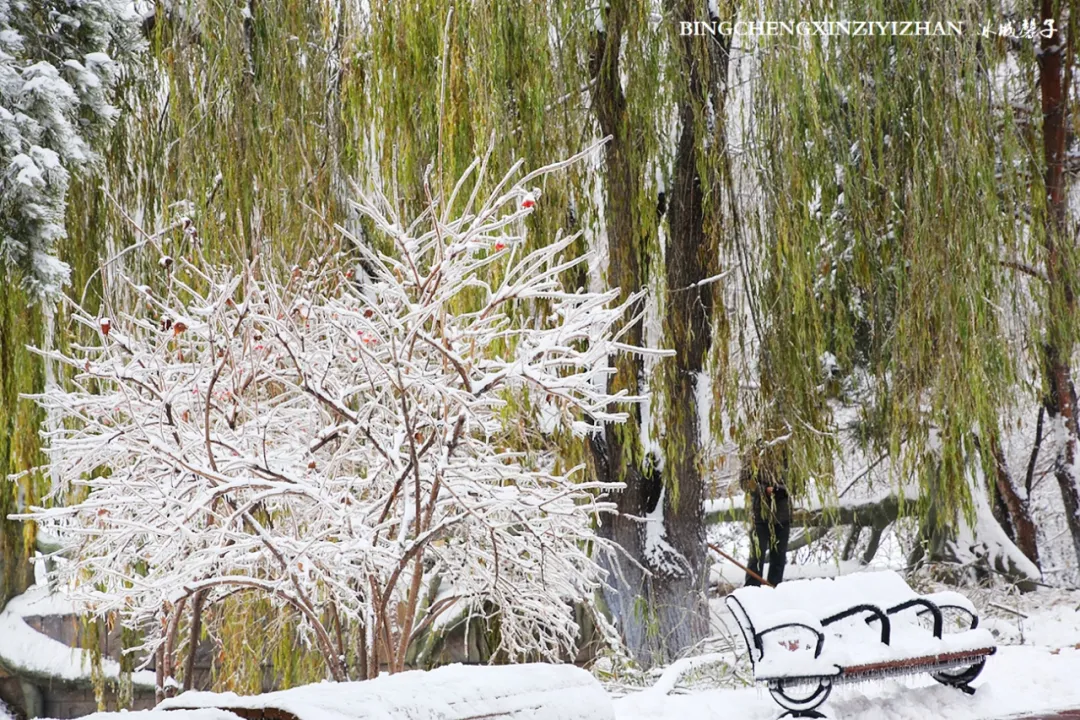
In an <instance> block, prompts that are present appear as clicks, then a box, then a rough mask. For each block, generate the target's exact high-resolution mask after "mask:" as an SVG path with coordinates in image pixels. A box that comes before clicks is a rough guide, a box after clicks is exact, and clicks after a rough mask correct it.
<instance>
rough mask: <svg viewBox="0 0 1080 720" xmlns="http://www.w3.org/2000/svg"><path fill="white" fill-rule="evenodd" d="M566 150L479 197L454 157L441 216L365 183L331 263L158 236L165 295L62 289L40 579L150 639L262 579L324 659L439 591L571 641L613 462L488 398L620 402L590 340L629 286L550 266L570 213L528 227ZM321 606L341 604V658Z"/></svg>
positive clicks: (408, 618)
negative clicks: (65, 324) (74, 331)
mask: <svg viewBox="0 0 1080 720" xmlns="http://www.w3.org/2000/svg"><path fill="white" fill-rule="evenodd" d="M579 157H580V156H579ZM575 159H576V158H575ZM563 165H565V163H560V164H558V165H554V166H549V167H546V168H543V169H541V170H538V171H535V172H533V173H530V174H528V175H525V176H524V177H522V178H521V179H520V180H519V181H517V182H516V183H515V182H512V178H511V175H514V174H517V170H518V167H519V166H518V165H515V166H514V168H513V170H512V171H511V174H508V175H507V176H506V177H505V178H504V179H503V180H502V182H500V183H498V184H497V186H496V189H495V191H494V192H493V194H492V195H491V196H490V197H488V198H487V199H486V200H483V202H482V205H481V206H480V207H479V209H477V210H474V206H475V204H476V199H477V198H476V195H477V194H478V193H477V191H476V190H473V191H472V194H471V196H470V197H469V199H468V200H463V199H462V198H459V197H458V195H459V191H461V190H462V189H463V188H464V187H465V185H466V181H467V179H468V178H469V176H470V175H471V173H472V172H473V171H474V170H475V169H476V165H474V166H473V167H472V168H470V171H469V173H467V174H466V177H465V178H463V179H462V180H461V182H459V184H458V187H457V189H455V191H454V193H453V194H452V196H451V197H450V198H449V199H448V200H447V201H446V203H445V208H454V207H455V206H458V205H462V206H463V207H461V209H460V210H459V211H455V212H456V216H455V218H454V219H451V218H450V217H448V215H449V212H450V210H448V209H447V210H442V211H439V210H437V209H436V207H435V203H434V202H433V203H432V207H431V208H430V209H429V210H428V211H427V212H425V213H424V214H423V215H422V216H421V217H419V218H418V219H416V220H415V221H414V222H412V223H411V224H410V225H409V226H407V227H406V226H405V224H404V223H403V222H402V220H401V218H399V217H398V216H397V215H396V213H395V211H394V209H393V207H392V205H391V203H390V202H389V201H387V199H386V198H385V197H383V196H382V195H381V194H379V193H377V192H376V193H372V194H361V198H360V201H359V202H358V203H357V204H356V208H357V210H358V211H359V212H360V213H361V214H362V215H363V216H365V217H366V218H368V219H369V220H370V222H371V224H372V225H373V226H374V228H375V229H377V230H378V231H379V232H380V233H381V234H382V235H383V236H385V239H386V242H385V243H384V244H383V248H384V249H385V250H386V252H380V251H379V250H376V249H375V247H373V246H371V245H369V244H367V243H365V242H361V241H356V243H355V244H356V246H357V251H358V253H359V262H358V263H355V264H352V265H350V264H348V263H346V262H340V263H338V264H335V261H333V260H331V261H329V262H324V263H321V264H320V263H312V264H311V265H309V266H308V267H306V268H294V269H293V270H292V272H291V273H290V274H288V275H287V277H284V278H280V279H279V278H276V277H275V276H274V274H273V273H272V272H270V271H269V270H267V269H264V268H262V267H260V266H259V265H258V263H257V262H256V263H254V264H252V265H250V266H248V267H247V269H246V270H245V271H244V272H242V273H239V274H237V273H232V272H229V271H226V270H222V269H214V270H206V269H200V268H199V267H197V266H195V265H193V264H191V263H188V262H185V261H184V260H182V259H177V262H176V265H175V267H174V272H173V273H172V274H171V277H170V284H169V289H168V292H167V293H165V294H162V295H161V296H160V297H159V296H155V295H154V294H151V293H150V292H149V291H148V290H147V289H146V288H145V287H142V286H138V285H135V284H134V283H130V284H129V287H128V288H126V292H128V293H132V292H134V293H135V294H137V295H138V296H139V297H140V303H139V306H140V308H142V307H153V308H154V309H155V311H154V312H153V313H152V314H151V316H148V315H147V314H146V312H145V311H144V310H142V309H135V308H134V307H131V308H128V309H126V310H116V309H114V310H113V314H112V316H111V317H108V318H100V317H92V316H89V315H88V314H86V313H79V312H76V320H77V321H78V322H79V323H81V324H82V325H84V326H85V327H87V328H89V329H90V330H91V331H92V333H93V334H94V335H95V336H96V338H97V342H96V343H94V344H92V345H90V346H80V347H76V348H73V349H72V351H71V352H70V353H61V352H48V353H45V354H46V355H47V357H48V358H50V359H52V360H53V361H58V362H60V363H63V364H65V365H67V366H69V367H70V368H71V373H72V375H73V379H72V380H71V382H70V383H69V384H68V387H67V388H66V389H65V388H62V387H58V386H57V387H52V388H50V389H49V390H47V391H46V392H45V393H44V394H43V395H41V396H40V397H38V398H37V399H38V401H39V402H40V403H41V405H42V406H44V408H45V409H46V410H47V411H48V412H49V413H50V414H52V415H53V416H54V417H57V418H60V419H62V422H60V423H57V425H56V426H55V427H56V428H57V429H54V430H52V431H47V432H46V439H47V441H48V443H49V448H48V458H49V463H50V471H51V472H52V474H53V476H54V477H58V478H60V480H61V483H60V485H59V486H58V487H57V488H56V489H55V492H54V496H55V497H56V499H57V500H58V501H59V500H61V499H63V498H69V499H75V500H76V501H75V502H72V503H71V504H68V505H67V506H58V507H55V508H52V509H40V508H39V509H35V511H34V512H33V514H32V517H33V519H35V520H37V521H38V522H39V523H41V524H42V525H43V526H45V528H46V529H48V530H49V531H50V532H52V533H55V534H57V535H59V536H61V537H63V538H64V539H65V543H66V545H67V547H68V548H69V550H70V553H69V557H70V558H71V559H70V560H69V561H68V562H66V563H62V564H60V569H59V571H58V572H59V573H60V575H61V578H60V579H61V580H62V581H63V582H64V583H65V584H66V585H67V586H68V587H72V588H74V591H75V592H76V593H77V594H79V595H81V596H82V597H83V598H84V599H86V600H87V601H89V603H90V604H91V606H92V607H93V608H94V610H95V611H96V612H97V613H101V614H104V613H111V612H116V613H118V614H119V615H120V617H122V618H123V620H124V622H126V623H128V624H129V625H131V626H134V627H139V628H142V629H144V630H148V631H149V633H150V636H151V637H150V641H149V642H150V644H151V645H152V646H155V647H157V646H164V647H165V648H166V649H167V651H168V652H170V653H171V652H172V650H173V647H174V644H175V642H176V640H175V637H176V633H177V627H178V624H179V623H180V616H181V613H182V612H183V608H184V605H185V603H187V602H188V601H189V599H191V598H194V597H196V596H199V595H201V600H202V601H205V603H208V604H209V603H214V602H217V601H219V600H221V599H223V598H224V597H226V596H228V595H230V594H233V593H236V592H238V591H254V592H257V593H261V594H262V595H264V596H265V597H267V598H270V599H272V600H273V601H274V602H276V603H279V604H281V605H287V606H289V607H291V608H293V609H294V610H295V611H297V612H298V613H299V614H300V616H301V617H302V618H303V619H304V621H305V623H304V624H305V628H306V630H308V631H309V633H310V636H309V637H310V638H311V639H312V641H313V642H314V643H315V644H316V646H317V647H318V649H319V650H320V651H321V652H322V653H323V655H324V656H325V658H326V660H327V664H328V667H329V672H330V674H331V675H332V676H333V677H334V678H336V679H344V678H346V677H370V676H373V675H374V674H377V672H378V668H379V667H380V664H385V665H388V666H389V667H390V669H391V670H400V669H402V668H403V667H404V665H405V658H406V653H407V649H408V647H409V644H410V642H412V641H414V640H416V639H417V638H419V637H420V636H421V634H422V633H423V632H424V631H425V630H426V629H427V628H429V626H431V625H432V623H435V622H436V621H437V619H438V618H439V617H440V615H441V614H443V613H445V612H447V610H448V609H449V608H451V607H454V608H456V609H457V611H461V610H462V609H467V610H470V611H473V612H482V613H490V614H494V615H497V621H498V627H499V633H498V638H499V642H500V643H501V645H500V647H499V649H498V650H499V652H501V653H502V654H504V655H505V656H509V657H524V656H532V657H537V656H539V657H547V658H552V657H555V656H556V655H557V654H558V653H560V652H563V651H565V650H568V649H570V648H572V646H573V643H574V642H575V638H576V634H577V627H576V625H575V623H574V620H573V616H572V613H571V612H569V607H568V602H569V601H570V600H572V599H586V600H587V599H589V598H591V596H592V589H593V588H594V587H595V583H596V582H598V581H599V579H600V578H599V575H598V571H597V568H596V566H595V565H594V562H593V554H594V553H595V552H597V550H596V548H597V547H598V544H599V543H601V541H599V540H598V539H597V538H596V537H595V536H594V535H593V533H592V531H591V526H592V523H593V521H594V519H595V515H596V513H598V512H601V511H603V510H605V509H606V508H608V507H609V506H608V504H607V503H606V502H605V501H604V500H603V496H604V491H606V490H608V489H610V488H611V486H608V485H605V484H602V483H596V482H590V481H589V480H588V478H587V477H586V474H585V473H584V472H583V470H584V468H582V467H572V468H562V467H561V465H560V463H559V462H558V460H557V458H556V456H555V454H554V453H552V452H551V451H550V450H546V451H540V452H537V451H535V450H533V449H531V448H530V449H529V451H528V452H525V451H522V450H520V449H515V444H514V441H513V437H512V434H511V433H509V431H508V429H507V426H508V425H509V424H511V423H508V419H509V420H511V421H515V422H516V418H513V417H512V415H513V414H514V413H517V412H519V411H524V410H521V409H522V408H533V409H535V408H542V409H543V412H544V416H545V424H547V425H551V426H560V427H562V428H563V429H564V430H566V431H569V432H573V433H577V434H582V433H588V432H591V431H593V430H594V429H596V428H598V427H599V426H600V425H601V424H602V423H606V422H614V421H620V420H622V419H623V418H624V416H623V415H621V414H619V413H617V412H614V411H613V408H615V407H616V404H617V403H618V402H620V401H625V400H629V399H631V398H627V397H625V396H613V395H610V394H608V391H607V376H608V374H609V373H610V372H611V369H610V364H609V357H610V356H611V355H612V354H613V353H615V352H618V351H627V350H629V351H638V352H641V350H640V349H635V348H627V347H626V346H624V345H623V344H621V343H620V341H619V337H620V335H621V333H622V331H623V330H624V329H625V328H626V326H627V324H628V323H629V322H636V321H637V318H627V317H626V315H627V310H628V308H629V306H630V305H631V304H632V303H633V302H635V301H636V300H637V298H636V297H632V298H630V299H629V300H627V301H626V302H625V303H622V304H617V303H616V298H617V296H618V291H617V290H611V291H607V292H587V291H585V290H583V289H570V288H567V287H566V286H565V284H564V282H563V278H565V277H566V276H567V273H568V271H570V270H573V269H575V268H577V267H578V266H580V265H582V264H583V263H588V262H589V261H590V259H591V255H590V254H588V253H586V254H581V255H577V256H574V254H573V253H572V252H571V248H572V247H576V246H575V245H574V240H575V238H574V237H559V238H556V239H555V240H554V241H553V242H551V243H550V244H547V245H543V246H541V247H538V248H537V249H535V250H531V251H530V250H528V249H527V245H526V222H525V220H526V217H527V216H528V215H529V214H530V213H532V212H534V211H535V210H536V200H535V196H534V193H531V192H530V191H528V190H527V189H526V183H528V182H529V181H531V180H535V179H536V178H537V177H538V176H540V175H543V174H545V173H548V172H552V171H553V170H556V169H558V168H560V167H562V166H563ZM480 184H481V180H479V179H478V180H475V183H474V187H479V186H480ZM530 201H531V202H530ZM436 202H437V201H436ZM440 212H441V214H437V213H440ZM181 278H184V279H181ZM532 412H539V411H537V410H533V411H532ZM199 604H200V605H201V604H202V603H201V602H200V603H199ZM329 618H336V619H339V620H343V621H345V622H348V623H351V624H353V626H354V627H359V628H361V629H362V633H363V637H364V639H365V642H364V647H363V648H362V652H361V653H360V655H361V659H360V660H359V661H358V663H353V666H352V667H347V665H348V663H346V660H345V658H346V656H347V654H348V653H347V652H346V650H347V649H346V648H344V647H341V646H340V644H339V643H340V642H341V636H340V634H338V635H337V636H336V637H335V636H334V633H332V632H331V631H330V622H329ZM357 664H360V665H363V667H356V665H357Z"/></svg>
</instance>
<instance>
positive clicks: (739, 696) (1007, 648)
mask: <svg viewBox="0 0 1080 720" xmlns="http://www.w3.org/2000/svg"><path fill="white" fill-rule="evenodd" d="M981 600H982V602H981V603H979V604H981V605H984V606H985V608H984V609H985V610H987V611H989V616H986V615H984V617H985V618H986V619H985V621H984V624H985V626H986V627H989V628H991V629H992V630H993V631H994V633H995V635H997V636H998V642H999V647H998V651H997V654H996V655H994V656H992V657H990V658H989V659H988V661H987V665H986V669H985V670H984V671H983V673H982V675H981V676H980V677H979V678H978V679H977V680H976V681H975V682H974V683H972V684H973V685H974V686H975V687H976V688H977V692H976V693H975V695H974V696H968V695H965V694H963V693H961V692H959V691H957V690H955V689H953V688H949V687H945V686H943V685H940V684H938V683H937V682H935V681H934V680H933V679H931V678H930V676H929V675H915V676H911V677H902V678H895V679H893V678H890V679H886V680H878V681H873V682H867V683H861V684H855V685H849V686H843V685H841V686H837V687H836V688H835V689H834V690H833V692H832V695H831V696H830V698H829V702H828V704H827V705H826V706H825V707H824V708H822V710H823V711H824V712H825V714H826V715H827V716H828V717H829V718H831V719H832V720H927V719H929V718H948V719H949V720H985V719H989V718H1005V717H1010V716H1023V715H1028V714H1032V713H1040V712H1047V711H1055V710H1064V709H1074V708H1080V683H1078V682H1077V678H1080V593H1057V592H1039V593H1034V594H1033V595H1031V596H1026V597H1021V598H1012V599H1011V600H1010V602H1009V606H1010V607H1013V608H1016V609H1019V610H1020V611H1022V612H1024V613H1025V614H1026V615H1028V617H1027V618H1026V619H1024V620H1022V622H1018V621H1017V618H1016V617H1015V616H1011V619H1009V620H1006V619H1004V616H1010V615H1011V614H1010V613H1002V612H997V615H998V616H997V617H994V613H995V612H996V611H995V609H994V608H993V607H992V606H990V605H988V603H992V602H994V601H993V600H992V599H990V598H982V599H981ZM1018 605H1019V607H1018V608H1017V606H1018ZM999 607H1000V605H999ZM717 619H722V618H717ZM740 650H741V648H740ZM705 672H707V671H705ZM670 676H671V674H670V673H669V674H668V677H666V678H664V679H662V680H661V681H660V682H658V683H657V685H656V687H654V688H650V689H648V690H644V691H641V692H635V693H630V694H627V695H623V696H622V697H617V698H615V699H614V705H615V717H616V718H617V720H644V719H645V718H648V719H649V720H691V719H692V720H713V719H716V720H721V719H723V720H774V719H775V718H776V717H777V716H778V715H779V714H780V712H781V710H780V709H779V708H777V706H776V703H774V702H773V700H772V698H770V697H769V694H768V692H767V691H766V690H765V689H764V688H758V687H754V688H740V689H716V690H708V689H706V690H689V691H685V692H680V691H679V690H678V689H676V690H675V691H674V692H670V693H669V692H667V690H669V689H670V688H671V686H672V685H673V683H672V682H671V681H672V679H673V678H671V677H670ZM685 678H686V679H687V680H688V681H689V682H688V684H690V685H692V686H695V687H696V686H698V685H699V684H700V683H696V682H692V678H693V675H692V674H691V673H688V674H687V675H686V676H685Z"/></svg>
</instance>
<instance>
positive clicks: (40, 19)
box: [0, 0, 141, 296]
mask: <svg viewBox="0 0 1080 720" xmlns="http://www.w3.org/2000/svg"><path fill="white" fill-rule="evenodd" d="M137 19H138V17H137V15H136V14H135V13H134V10H133V9H132V7H131V6H130V3H128V2H126V1H125V0H0V258H2V261H3V264H4V265H5V266H6V267H7V269H8V271H9V272H10V271H11V270H17V271H18V273H19V275H20V276H21V280H22V283H23V285H24V286H25V287H26V288H27V289H28V290H29V291H31V293H32V294H33V295H35V296H47V295H55V294H56V293H57V292H59V291H60V290H61V288H62V287H63V286H64V285H65V284H66V283H67V280H68V266H67V265H66V264H65V263H64V262H63V261H61V260H60V259H58V258H57V257H56V253H55V249H56V244H57V241H59V240H60V239H62V238H63V237H64V236H65V234H66V230H65V227H64V215H65V213H66V211H67V192H68V183H69V181H70V178H71V174H72V173H73V172H76V171H79V170H81V169H84V168H86V167H87V166H88V165H90V164H92V163H93V162H94V160H95V153H94V146H95V140H97V139H98V138H99V137H100V136H101V134H102V132H103V131H104V130H105V129H106V128H108V127H109V126H110V125H111V124H112V123H113V122H114V120H115V119H116V116H117V109H116V108H115V107H114V106H113V105H112V104H111V101H110V94H111V91H112V90H113V88H114V86H115V85H116V82H117V80H118V78H119V76H120V72H121V62H118V59H119V60H121V61H122V60H123V59H124V58H128V57H131V55H132V53H133V52H134V51H136V50H137V48H138V47H139V45H140V43H141V40H140V39H139V35H138V33H137V25H136V21H137Z"/></svg>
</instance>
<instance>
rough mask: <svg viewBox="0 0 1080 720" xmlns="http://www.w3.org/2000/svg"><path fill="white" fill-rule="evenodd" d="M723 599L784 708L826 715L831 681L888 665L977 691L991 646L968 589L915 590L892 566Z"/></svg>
mask: <svg viewBox="0 0 1080 720" xmlns="http://www.w3.org/2000/svg"><path fill="white" fill-rule="evenodd" d="M727 604H728V607H729V608H730V609H731V612H732V614H733V615H734V616H735V619H736V620H737V621H738V624H739V628H740V629H741V630H742V633H743V639H744V640H745V641H746V646H747V649H748V651H749V653H750V660H751V662H752V663H753V666H754V679H755V680H757V681H758V682H761V683H765V684H767V685H768V688H769V693H770V694H771V695H772V696H773V699H774V700H776V702H777V703H779V704H780V705H781V706H782V707H784V708H785V709H786V710H787V711H788V712H786V713H784V715H783V716H781V717H784V716H787V715H790V716H792V717H818V718H820V717H825V716H824V715H822V714H821V713H820V712H817V710H816V708H817V707H818V706H819V705H821V704H822V703H823V702H825V700H826V698H828V696H829V693H830V692H832V687H833V685H835V684H839V683H843V682H856V681H861V680H869V679H874V678H878V677H883V676H888V675H901V674H912V673H920V672H929V673H930V674H931V675H932V676H933V678H934V679H935V680H937V681H938V682H941V683H944V684H946V685H951V686H953V687H956V688H959V689H961V690H963V691H964V692H967V693H973V692H975V691H974V689H973V688H972V687H971V685H970V683H971V681H972V680H974V679H975V678H976V677H977V676H978V674H979V673H980V672H981V671H982V668H983V665H984V664H985V663H986V656H988V655H992V654H993V653H994V651H995V650H996V647H995V644H994V637H993V635H991V634H990V632H989V631H988V630H986V629H983V628H980V627H979V617H978V615H977V614H976V612H975V607H974V606H973V605H972V604H971V601H970V600H968V599H967V598H966V597H964V596H963V595H961V594H959V593H956V592H940V593H933V594H930V595H919V594H918V593H916V592H915V591H914V590H912V589H911V588H910V587H909V586H908V584H907V583H906V582H905V581H904V579H903V578H902V577H900V576H899V575H898V574H896V573H894V572H890V571H885V572H867V573H857V574H853V575H846V576H842V577H839V578H835V579H822V580H801V581H793V582H785V583H781V584H780V585H778V586H777V587H775V588H768V587H746V588H740V589H738V590H736V591H734V592H733V593H731V594H730V595H728V596H727Z"/></svg>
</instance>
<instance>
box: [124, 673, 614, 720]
mask: <svg viewBox="0 0 1080 720" xmlns="http://www.w3.org/2000/svg"><path fill="white" fill-rule="evenodd" d="M158 707H159V708H160V709H163V710H169V709H177V708H184V709H193V708H219V709H222V710H228V711H230V712H235V713H236V714H237V715H240V716H242V717H244V718H247V719H248V720H258V719H259V718H270V717H273V718H281V717H282V715H283V714H284V716H285V717H287V718H288V717H289V716H292V717H293V718H296V720H368V719H370V720H471V719H478V718H484V719H485V720H614V717H615V715H614V709H613V707H612V703H611V700H610V699H609V698H608V695H607V693H606V692H605V691H604V689H603V687H602V686H601V685H600V683H599V682H598V681H597V680H596V678H594V677H593V676H592V675H591V674H589V673H588V672H587V671H585V670H582V669H581V668H577V667H574V666H573V665H546V664H531V665H500V666H491V667H486V666H485V667H480V666H469V667H466V666H463V665H449V666H447V667H442V668H439V669H437V670H432V671H429V672H425V671H420V670H417V671H413V672H405V673H399V674H397V675H386V676H383V677H380V678H377V679H375V680H368V681H366V682H348V683H329V682H327V683H318V684H315V685H305V686H303V687H298V688H293V689H292V690H281V691H279V692H272V693H266V694H263V695H250V696H240V695H236V694H235V693H208V692H186V693H183V694H182V695H178V696H177V697H175V698H171V699H169V700H166V701H165V702H163V703H162V704H161V705H159V706H158ZM274 711H276V712H274ZM125 720H128V718H125ZM206 720H209V719H206Z"/></svg>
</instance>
